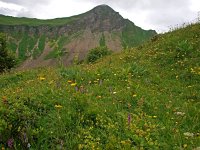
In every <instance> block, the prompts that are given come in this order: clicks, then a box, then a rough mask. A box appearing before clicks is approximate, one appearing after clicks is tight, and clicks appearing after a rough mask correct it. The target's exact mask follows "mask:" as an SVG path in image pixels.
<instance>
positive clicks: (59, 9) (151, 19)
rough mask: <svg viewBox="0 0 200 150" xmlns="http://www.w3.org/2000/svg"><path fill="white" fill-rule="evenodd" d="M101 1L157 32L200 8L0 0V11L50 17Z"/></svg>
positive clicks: (166, 2)
mask: <svg viewBox="0 0 200 150" xmlns="http://www.w3.org/2000/svg"><path fill="white" fill-rule="evenodd" d="M100 4H107V5H109V6H110V7H112V8H113V9H114V10H115V11H117V12H119V13H120V14H121V15H122V16H123V17H124V18H128V19H129V20H131V21H132V22H134V23H135V24H136V25H137V26H140V27H142V28H143V29H155V30H156V31H157V32H164V31H167V30H168V29H169V27H170V26H176V25H177V24H183V23H184V22H190V21H194V20H195V19H197V17H198V12H199V11H200V0H0V14H4V15H10V16H17V17H34V18H40V19H50V18H58V17H68V16H72V15H77V14H80V13H83V12H86V11H88V10H90V9H92V8H93V7H95V6H97V5H100Z"/></svg>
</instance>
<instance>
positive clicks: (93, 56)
mask: <svg viewBox="0 0 200 150" xmlns="http://www.w3.org/2000/svg"><path fill="white" fill-rule="evenodd" d="M110 54H111V51H110V50H109V49H108V48H107V47H106V46H104V47H96V48H93V49H91V50H90V51H89V53H88V55H87V62H88V63H92V62H95V61H96V60H97V59H99V58H102V57H103V56H106V55H110Z"/></svg>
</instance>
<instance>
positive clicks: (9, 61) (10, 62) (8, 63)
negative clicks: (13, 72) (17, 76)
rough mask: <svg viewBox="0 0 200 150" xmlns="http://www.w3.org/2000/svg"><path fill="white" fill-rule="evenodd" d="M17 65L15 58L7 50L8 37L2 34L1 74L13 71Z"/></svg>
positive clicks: (0, 40) (0, 52)
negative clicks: (9, 70)
mask: <svg viewBox="0 0 200 150" xmlns="http://www.w3.org/2000/svg"><path fill="white" fill-rule="evenodd" d="M15 64H16V61H15V59H14V56H12V54H11V53H10V51H8V49H7V45H6V36H5V35H4V34H2V33H0V73H1V72H3V71H5V70H8V69H11V68H12V67H13V66H14V65H15Z"/></svg>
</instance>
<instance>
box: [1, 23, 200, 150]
mask: <svg viewBox="0 0 200 150" xmlns="http://www.w3.org/2000/svg"><path fill="white" fill-rule="evenodd" d="M199 65H200V24H199V23H198V24H194V25H191V26H188V27H186V28H183V29H179V30H176V31H173V32H169V33H166V34H161V35H157V36H156V37H154V38H153V39H152V40H151V41H150V42H148V43H145V44H144V45H142V46H140V47H138V48H132V49H127V50H125V51H123V52H121V53H118V54H113V55H111V56H107V57H105V58H103V59H101V60H99V61H98V62H96V63H95V64H89V65H87V64H82V65H80V66H72V67H69V68H47V69H45V68H40V69H35V70H27V71H21V72H20V71H18V72H11V73H5V74H3V75H1V76H0V83H1V84H0V98H1V103H0V116H1V120H0V147H6V148H7V147H8V144H7V142H9V146H11V147H15V149H27V147H30V149H44V150H45V149H47V150H48V149H153V150H154V149H166V150H167V149H189V150H190V149H196V148H199V147H200V124H199V122H200V109H199V108H200V102H199V99H200V93H199V91H200V85H199V83H200V66H199Z"/></svg>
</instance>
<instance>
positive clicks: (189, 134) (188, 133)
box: [183, 132, 194, 137]
mask: <svg viewBox="0 0 200 150" xmlns="http://www.w3.org/2000/svg"><path fill="white" fill-rule="evenodd" d="M183 135H185V136H187V137H193V136H194V133H190V132H185V133H183Z"/></svg>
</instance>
